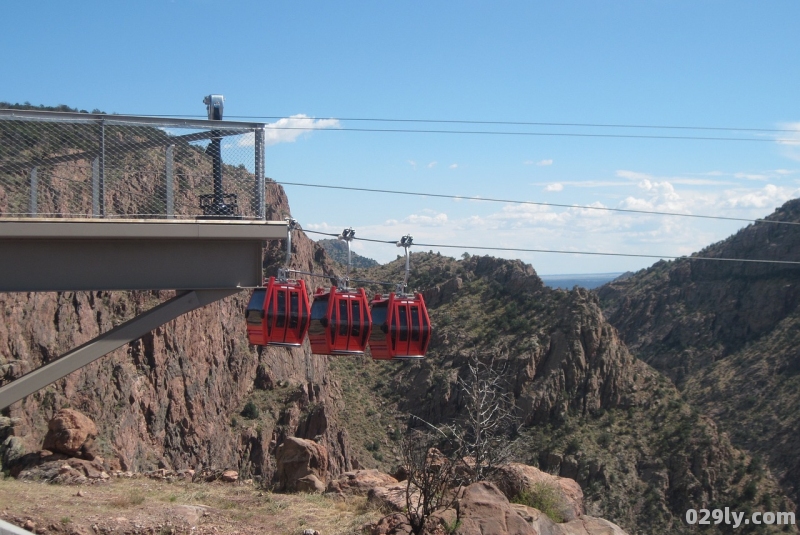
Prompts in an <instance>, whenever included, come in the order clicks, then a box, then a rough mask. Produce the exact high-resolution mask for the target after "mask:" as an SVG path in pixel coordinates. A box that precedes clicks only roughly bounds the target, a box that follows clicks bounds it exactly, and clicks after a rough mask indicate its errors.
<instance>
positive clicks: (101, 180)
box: [97, 121, 106, 217]
mask: <svg viewBox="0 0 800 535" xmlns="http://www.w3.org/2000/svg"><path fill="white" fill-rule="evenodd" d="M99 160H100V161H99V164H98V171H99V172H98V188H97V192H98V198H99V199H98V200H99V202H98V207H99V211H98V215H99V216H100V217H105V215H106V202H105V199H106V195H105V193H106V122H105V121H100V156H99Z"/></svg>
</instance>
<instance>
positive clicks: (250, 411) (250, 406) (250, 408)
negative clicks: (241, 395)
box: [240, 401, 260, 420]
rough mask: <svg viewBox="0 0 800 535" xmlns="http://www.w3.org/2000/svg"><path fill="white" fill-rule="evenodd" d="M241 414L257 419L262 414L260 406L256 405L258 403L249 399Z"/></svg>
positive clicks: (250, 418)
mask: <svg viewBox="0 0 800 535" xmlns="http://www.w3.org/2000/svg"><path fill="white" fill-rule="evenodd" d="M240 414H241V415H242V416H244V417H245V418H247V419H248V420H255V419H256V418H258V417H259V415H260V413H259V411H258V407H256V404H255V403H253V402H252V401H248V402H247V403H246V404H245V406H244V409H242V412H241V413H240Z"/></svg>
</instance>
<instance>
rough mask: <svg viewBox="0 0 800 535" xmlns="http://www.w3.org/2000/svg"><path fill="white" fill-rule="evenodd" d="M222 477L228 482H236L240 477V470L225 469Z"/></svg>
mask: <svg viewBox="0 0 800 535" xmlns="http://www.w3.org/2000/svg"><path fill="white" fill-rule="evenodd" d="M220 479H222V481H224V482H226V483H234V482H235V481H238V479H239V472H237V471H236V470H225V471H224V472H222V476H221V477H220Z"/></svg>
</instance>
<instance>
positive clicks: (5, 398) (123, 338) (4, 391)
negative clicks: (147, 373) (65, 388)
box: [0, 289, 239, 409]
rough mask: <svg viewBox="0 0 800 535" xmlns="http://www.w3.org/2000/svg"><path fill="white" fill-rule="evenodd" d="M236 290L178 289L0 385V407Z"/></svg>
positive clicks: (4, 406) (6, 405) (2, 407)
mask: <svg viewBox="0 0 800 535" xmlns="http://www.w3.org/2000/svg"><path fill="white" fill-rule="evenodd" d="M238 291H239V290H238V289H224V290H193V291H188V292H184V293H180V294H178V295H176V296H175V297H173V298H172V299H169V300H168V301H165V302H164V303H161V304H160V305H158V306H156V307H154V308H152V309H150V310H148V311H147V312H145V313H144V314H141V315H139V316H137V317H135V318H133V319H131V320H128V321H126V322H125V323H123V324H121V325H118V326H117V327H114V328H113V329H111V330H110V331H108V332H106V333H104V334H101V335H100V336H98V337H97V338H94V339H93V340H91V341H89V342H86V343H85V344H83V345H82V346H80V347H78V348H76V349H73V350H71V351H69V352H68V353H65V354H64V355H63V356H61V357H59V358H58V359H57V360H55V361H53V362H50V363H49V364H45V365H44V366H42V367H40V368H38V369H36V370H34V371H32V372H30V373H28V374H25V375H23V376H22V377H20V378H18V379H16V380H14V381H12V382H11V383H8V384H7V385H4V386H2V387H0V409H4V408H6V407H8V406H9V405H11V404H12V403H14V402H16V401H19V400H21V399H22V398H24V397H25V396H28V395H30V394H33V393H34V392H36V391H37V390H40V389H42V388H44V387H45V386H47V385H49V384H50V383H53V382H55V381H58V380H59V379H61V378H62V377H65V376H67V375H69V374H70V373H72V372H74V371H76V370H78V369H80V368H82V367H84V366H86V365H87V364H90V363H92V362H94V361H95V360H97V359H99V358H100V357H102V356H104V355H107V354H108V353H110V352H112V351H114V350H115V349H118V348H120V347H122V346H124V345H125V344H127V343H129V342H132V341H133V340H137V339H139V338H141V337H142V336H144V335H145V334H147V333H148V332H150V331H152V330H153V329H155V328H157V327H159V326H160V325H163V324H165V323H167V322H168V321H171V320H173V319H175V318H177V317H178V316H181V315H183V314H185V313H187V312H190V311H192V310H195V309H197V308H200V307H203V306H205V305H208V304H210V303H213V302H214V301H218V300H220V299H224V298H225V297H228V296H230V295H233V294H235V293H237V292H238Z"/></svg>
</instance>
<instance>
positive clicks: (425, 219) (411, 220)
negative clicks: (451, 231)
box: [403, 213, 447, 227]
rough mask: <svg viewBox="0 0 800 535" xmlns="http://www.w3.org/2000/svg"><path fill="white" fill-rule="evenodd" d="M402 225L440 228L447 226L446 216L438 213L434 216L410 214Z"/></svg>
mask: <svg viewBox="0 0 800 535" xmlns="http://www.w3.org/2000/svg"><path fill="white" fill-rule="evenodd" d="M403 223H408V224H411V225H417V226H421V227H442V226H444V225H446V224H447V214H445V213H438V214H435V215H425V214H411V215H410V216H408V217H406V218H405V219H403Z"/></svg>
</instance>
